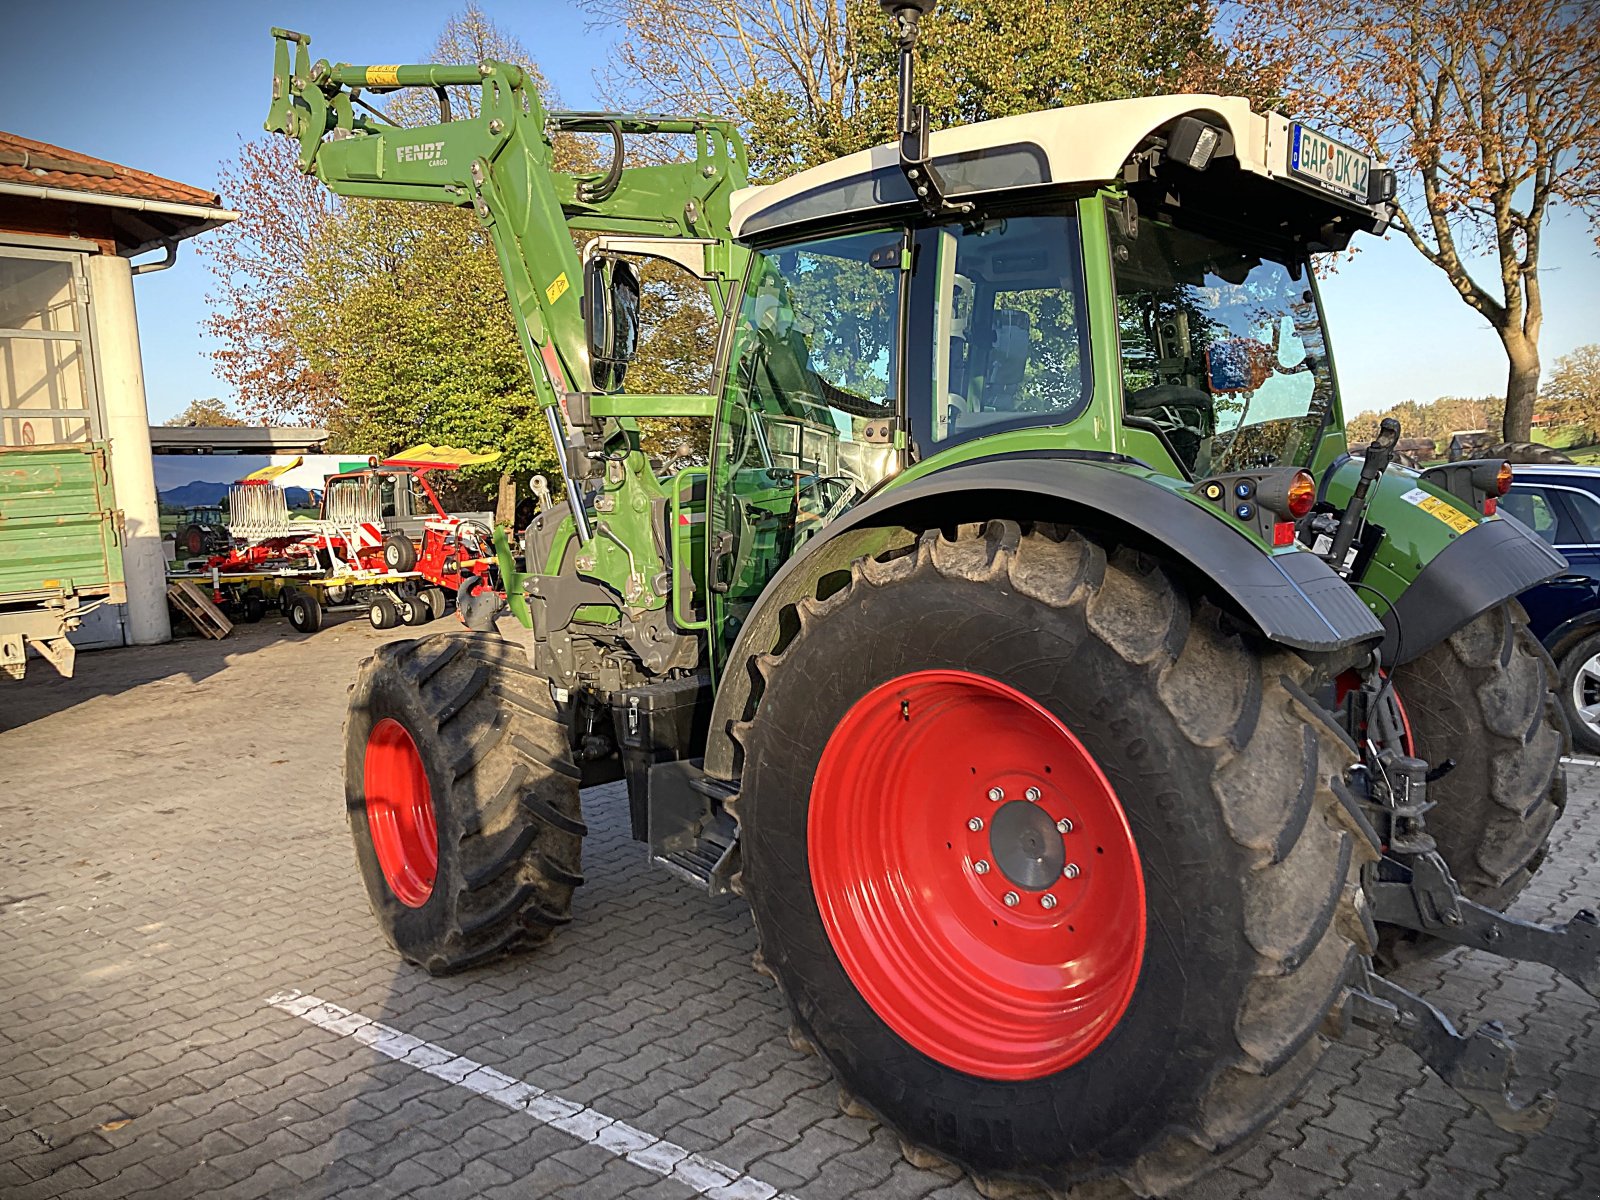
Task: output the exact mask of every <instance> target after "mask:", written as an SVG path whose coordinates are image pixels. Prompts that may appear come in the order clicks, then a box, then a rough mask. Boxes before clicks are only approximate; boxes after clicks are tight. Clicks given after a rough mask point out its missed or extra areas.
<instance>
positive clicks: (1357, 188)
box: [1289, 124, 1372, 204]
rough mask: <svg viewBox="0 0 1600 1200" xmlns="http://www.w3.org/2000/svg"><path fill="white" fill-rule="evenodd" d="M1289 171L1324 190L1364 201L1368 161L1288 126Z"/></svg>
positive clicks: (1296, 126) (1326, 139)
mask: <svg viewBox="0 0 1600 1200" xmlns="http://www.w3.org/2000/svg"><path fill="white" fill-rule="evenodd" d="M1289 170H1290V171H1292V172H1293V173H1294V174H1295V175H1297V176H1299V177H1300V178H1301V179H1305V180H1308V181H1309V182H1311V183H1314V184H1315V185H1316V186H1317V187H1319V188H1322V189H1323V190H1324V191H1328V192H1335V193H1337V194H1338V195H1340V196H1348V197H1349V198H1350V199H1352V200H1359V201H1360V202H1361V203H1363V204H1365V203H1366V202H1367V175H1368V173H1369V172H1370V171H1371V170H1372V159H1371V158H1369V157H1367V155H1365V154H1363V153H1362V152H1361V151H1359V150H1357V149H1355V147H1353V146H1346V145H1345V144H1344V143H1343V142H1336V141H1334V140H1333V139H1332V138H1330V137H1323V136H1322V134H1320V133H1317V132H1316V131H1315V130H1312V129H1307V128H1306V127H1305V126H1304V125H1299V124H1292V125H1290V126H1289Z"/></svg>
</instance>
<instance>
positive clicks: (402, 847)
mask: <svg viewBox="0 0 1600 1200" xmlns="http://www.w3.org/2000/svg"><path fill="white" fill-rule="evenodd" d="M520 658H521V655H520V654H519V652H518V651H516V649H515V648H514V647H512V646H510V645H509V644H508V643H506V642H504V641H502V640H501V639H499V638H497V637H492V636H491V637H486V636H482V635H476V634H467V633H447V634H436V635H435V636H433V637H430V638H424V639H421V640H419V641H402V642H390V643H388V644H387V645H385V646H383V647H382V648H381V649H380V650H379V651H378V652H377V653H376V654H374V655H373V656H372V657H371V658H369V659H367V661H366V662H364V663H363V664H362V666H361V670H360V673H359V674H358V675H357V677H356V683H355V687H354V688H353V689H352V692H351V697H350V711H349V716H348V717H347V719H346V721H345V801H346V808H347V811H348V815H349V820H350V832H351V836H352V838H353V839H354V841H355V851H356V861H357V863H358V864H359V865H360V868H361V875H362V879H363V880H364V882H365V883H366V887H367V897H368V899H369V901H370V902H371V905H372V911H373V914H374V915H375V916H376V917H377V918H378V924H379V925H380V926H381V927H382V929H383V932H384V936H385V937H387V938H388V939H389V942H390V943H391V944H392V945H393V946H394V947H395V949H396V950H398V951H399V952H400V954H401V955H402V956H403V957H404V958H405V959H406V961H407V962H411V963H415V964H417V965H418V966H422V967H424V968H426V969H427V970H428V971H430V972H431V973H433V974H435V975H443V974H448V973H450V972H453V971H459V970H462V969H464V968H467V967H470V966H473V965H475V964H477V963H481V962H483V961H484V960H486V959H488V958H491V957H493V956H495V955H498V954H500V953H502V952H506V951H510V950H517V949H522V948H526V947H531V946H537V945H541V944H543V943H544V942H546V941H548V940H549V939H550V938H551V937H552V936H553V935H554V933H555V931H556V930H557V929H558V928H560V927H561V926H563V925H565V924H567V923H568V921H569V920H570V919H571V912H572V893H573V889H574V888H576V887H577V886H578V885H580V884H581V883H582V882H583V876H582V874H581V866H580V859H581V848H582V840H583V836H584V834H585V833H586V832H587V830H586V829H585V827H584V824H583V820H582V817H581V816H580V812H579V806H578V769H577V768H576V767H575V766H574V765H573V763H572V759H571V755H570V751H569V748H568V744H567V733H566V726H565V725H564V724H563V723H562V722H561V720H560V719H559V717H558V715H557V713H556V710H555V707H554V705H553V704H552V703H551V700H550V696H549V689H548V685H547V684H546V682H545V681H544V680H543V679H541V678H540V677H539V676H537V675H535V674H534V673H533V672H532V671H531V670H529V669H528V667H527V666H526V665H525V663H523V662H519V661H518V660H519V659H520Z"/></svg>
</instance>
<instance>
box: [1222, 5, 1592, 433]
mask: <svg viewBox="0 0 1600 1200" xmlns="http://www.w3.org/2000/svg"><path fill="white" fill-rule="evenodd" d="M1232 7H1233V9H1234V10H1235V11H1234V12H1233V13H1232V14H1231V15H1232V16H1233V17H1234V18H1235V21H1234V28H1235V29H1236V31H1237V37H1236V47H1235V48H1236V51H1237V54H1238V56H1239V58H1241V59H1243V60H1245V61H1249V62H1252V63H1255V64H1258V66H1259V65H1262V64H1273V65H1276V67H1277V68H1278V71H1279V74H1280V77H1281V78H1282V79H1283V80H1284V91H1283V99H1284V101H1285V103H1286V106H1287V107H1288V108H1289V109H1291V110H1292V111H1294V112H1297V113H1300V114H1304V115H1306V116H1308V117H1314V118H1316V119H1319V120H1321V121H1324V122H1327V123H1328V124H1329V125H1330V126H1331V127H1332V128H1333V130H1334V131H1335V132H1341V131H1342V132H1343V133H1344V134H1345V135H1346V136H1348V137H1350V138H1352V139H1355V140H1357V141H1359V142H1360V143H1361V144H1362V145H1363V146H1364V147H1365V148H1366V149H1367V150H1369V151H1370V152H1372V153H1375V154H1377V155H1379V156H1380V157H1383V158H1385V159H1387V160H1388V161H1389V162H1390V163H1392V164H1393V165H1394V166H1395V167H1396V168H1398V170H1399V171H1400V173H1401V177H1402V180H1403V181H1404V190H1403V193H1402V197H1401V201H1402V206H1401V213H1400V216H1399V220H1398V225H1399V228H1400V230H1401V232H1402V233H1403V234H1404V235H1405V237H1406V238H1407V239H1408V240H1409V241H1410V242H1411V244H1412V245H1413V246H1415V247H1416V248H1417V250H1418V252H1419V253H1421V254H1422V256H1423V257H1424V258H1426V259H1427V260H1428V261H1429V262H1430V263H1432V264H1433V265H1434V266H1436V267H1438V268H1439V270H1440V271H1442V272H1443V273H1444V275H1445V277H1446V278H1447V279H1448V280H1449V281H1450V285H1451V286H1452V287H1453V288H1454V289H1455V291H1456V293H1457V294H1458V295H1459V296H1460V297H1461V299H1462V300H1463V301H1464V302H1465V303H1466V304H1468V305H1470V306H1471V307H1472V308H1473V309H1474V310H1475V311H1476V312H1478V313H1479V314H1480V315H1481V316H1482V317H1483V318H1484V319H1485V320H1486V321H1488V323H1489V325H1490V326H1491V327H1492V328H1493V329H1494V331H1495V333H1496V334H1497V335H1499V338H1500V342H1501V345H1502V346H1503V347H1504V349H1505V353H1506V359H1507V366H1508V369H1507V377H1506V408H1505V421H1504V433H1505V437H1506V439H1507V440H1508V441H1526V440H1527V439H1528V436H1529V429H1530V422H1531V420H1532V418H1533V407H1534V401H1535V398H1536V397H1537V395H1538V389H1539V369H1540V364H1539V335H1540V331H1541V328H1542V326H1543V323H1544V301H1543V297H1542V295H1541V292H1540V288H1539V268H1540V252H1541V249H1542V238H1543V233H1544V227H1545V223H1546V220H1547V218H1548V216H1549V214H1550V211H1551V209H1552V207H1553V206H1556V205H1562V204H1565V205H1568V206H1571V207H1572V208H1575V209H1577V210H1579V211H1580V212H1582V213H1583V214H1584V215H1585V216H1586V217H1587V218H1588V219H1589V220H1590V221H1591V223H1593V222H1594V220H1595V218H1596V216H1597V215H1600V23H1597V21H1596V16H1597V6H1596V5H1595V4H1594V3H1592V2H1590V0H1586V2H1583V3H1578V4H1564V3H1559V2H1558V0H1408V2H1402V3H1383V2H1380V0H1240V2H1238V3H1235V4H1234V5H1233V6H1232ZM1477 255H1486V256H1487V257H1488V259H1489V264H1490V265H1489V266H1488V268H1487V269H1484V268H1481V267H1476V266H1475V265H1474V264H1473V263H1472V262H1471V260H1472V258H1473V257H1474V256H1477Z"/></svg>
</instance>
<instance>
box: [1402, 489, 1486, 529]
mask: <svg viewBox="0 0 1600 1200" xmlns="http://www.w3.org/2000/svg"><path fill="white" fill-rule="evenodd" d="M1401 499H1402V500H1405V501H1406V502H1407V503H1410V504H1415V505H1416V506H1417V507H1418V508H1420V509H1421V510H1422V511H1423V512H1425V513H1427V514H1428V515H1429V516H1430V517H1437V518H1438V519H1439V520H1441V521H1443V522H1444V523H1445V524H1446V525H1448V526H1450V528H1451V529H1454V530H1455V531H1456V532H1457V533H1466V532H1467V531H1469V530H1471V529H1473V528H1474V527H1475V526H1476V525H1477V524H1478V523H1477V522H1476V521H1474V520H1473V519H1472V518H1471V517H1469V516H1468V515H1467V514H1466V513H1464V512H1462V511H1461V510H1460V509H1459V508H1457V507H1456V506H1455V505H1454V504H1451V503H1450V502H1449V501H1448V500H1445V499H1443V498H1442V497H1439V496H1435V495H1433V494H1432V493H1431V492H1426V491H1423V489H1421V488H1412V489H1411V490H1410V491H1409V492H1407V493H1406V494H1405V495H1404V496H1402V497H1401Z"/></svg>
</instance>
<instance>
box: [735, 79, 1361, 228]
mask: <svg viewBox="0 0 1600 1200" xmlns="http://www.w3.org/2000/svg"><path fill="white" fill-rule="evenodd" d="M1186 116H1196V117H1199V118H1200V119H1202V120H1204V121H1206V122H1207V123H1208V124H1211V125H1213V126H1215V127H1217V128H1219V129H1221V130H1225V131H1226V132H1227V133H1228V134H1230V135H1231V142H1232V146H1231V151H1232V157H1231V159H1230V160H1227V161H1231V162H1232V163H1233V164H1234V165H1235V166H1236V168H1237V170H1238V171H1239V172H1241V173H1243V174H1244V175H1246V176H1254V177H1256V178H1258V179H1260V180H1263V181H1271V182H1273V183H1279V184H1282V185H1283V187H1284V188H1285V189H1287V194H1286V195H1285V196H1284V197H1283V199H1284V201H1286V202H1288V203H1291V204H1294V205H1296V206H1297V207H1300V208H1303V209H1305V210H1306V216H1307V217H1308V219H1310V220H1311V221H1314V222H1315V226H1314V227H1316V228H1318V229H1321V228H1322V226H1323V225H1325V224H1327V222H1328V220H1329V216H1328V214H1330V213H1331V214H1332V219H1333V220H1334V222H1335V224H1336V225H1337V224H1339V223H1341V222H1342V223H1343V224H1345V225H1346V226H1348V227H1349V232H1354V230H1355V229H1365V230H1367V231H1369V232H1374V233H1377V232H1382V230H1383V229H1384V228H1385V227H1386V226H1387V224H1388V221H1389V217H1390V215H1391V214H1390V210H1389V208H1388V206H1387V205H1383V204H1376V205H1374V204H1366V203H1362V202H1359V201H1356V200H1352V199H1348V198H1346V197H1344V196H1341V195H1337V194H1335V193H1333V192H1331V191H1327V190H1322V189H1319V188H1318V187H1317V186H1316V185H1315V184H1314V183H1313V182H1311V181H1309V180H1305V179H1303V178H1299V177H1295V176H1294V175H1292V174H1291V172H1290V170H1289V165H1288V164H1289V146H1290V142H1291V139H1292V136H1293V135H1292V129H1291V122H1290V121H1289V119H1288V118H1287V117H1285V116H1283V115H1282V114H1280V113H1257V112H1254V111H1252V110H1251V108H1250V102H1249V101H1248V100H1246V99H1244V98H1243V97H1240V96H1215V95H1209V94H1188V95H1176V96H1147V97H1141V98H1138V99H1133V100H1108V101H1104V102H1102V103H1099V104H1080V105H1075V106H1072V107H1069V108H1057V109H1050V110H1048V111H1045V112H1037V113H1024V114H1022V115H1020V116H1014V117H1001V118H999V119H997V120H993V121H980V122H977V123H975V124H971V125H960V126H956V127H954V128H951V129H941V130H937V131H935V132H934V134H933V136H932V139H931V150H932V153H933V159H934V165H935V166H936V167H937V168H938V170H939V171H940V173H941V174H942V175H943V176H944V180H945V186H946V190H947V192H948V194H949V195H951V196H960V195H963V194H973V193H983V194H993V193H1003V192H1006V191H1010V190H1017V191H1020V190H1022V189H1027V188H1038V187H1045V186H1050V187H1078V188H1080V189H1081V188H1086V187H1087V188H1093V187H1099V186H1103V185H1106V184H1110V183H1113V182H1116V181H1119V180H1121V179H1123V178H1124V168H1125V167H1126V166H1127V165H1128V164H1129V163H1130V160H1132V159H1133V158H1134V157H1135V155H1137V154H1139V152H1140V151H1142V150H1144V149H1146V148H1147V147H1149V146H1150V145H1152V144H1153V143H1154V142H1155V140H1156V139H1159V138H1161V137H1162V136H1163V135H1164V134H1165V133H1167V132H1168V131H1170V130H1171V129H1172V127H1173V126H1174V125H1176V124H1177V122H1178V121H1179V120H1180V119H1181V118H1183V117H1186ZM1227 149H1228V147H1227V145H1226V142H1224V146H1223V148H1222V149H1221V150H1219V152H1218V156H1217V162H1216V164H1215V165H1214V166H1213V168H1212V169H1213V170H1216V169H1217V168H1218V167H1221V166H1222V163H1223V161H1224V154H1225V152H1226V150H1227ZM1275 190H1276V189H1275ZM912 202H913V197H912V194H911V189H910V187H909V185H908V184H907V183H906V181H905V178H904V176H903V175H902V174H901V172H900V169H899V159H898V150H897V147H896V146H895V145H893V144H889V145H883V146H877V147H874V148H873V149H871V150H863V151H860V152H859V153H856V154H851V155H847V156H845V157H844V158H840V159H836V160H834V161H833V162H829V163H824V164H822V165H821V166H818V167H813V168H811V169H810V170H807V171H802V172H800V173H799V174H796V175H793V176H790V177H789V178H788V179H785V180H783V181H782V182H781V183H775V184H769V185H766V186H759V187H749V188H743V189H741V190H739V191H737V192H735V193H734V194H733V197H732V206H731V207H732V212H731V220H730V226H731V229H732V233H733V236H734V237H735V238H736V239H739V240H741V241H753V242H761V241H764V240H767V239H768V238H770V237H773V236H776V235H778V234H779V233H780V231H783V230H786V229H789V228H791V227H796V226H802V225H806V224H810V223H813V222H821V221H830V222H834V221H840V220H848V219H849V216H850V215H851V214H852V213H861V214H862V215H865V214H867V213H869V212H871V211H872V210H875V209H879V208H883V207H885V206H893V205H901V204H904V205H909V204H911V203H912ZM1348 240H1349V238H1348V234H1345V235H1344V236H1343V241H1346V242H1347V241H1348Z"/></svg>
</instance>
